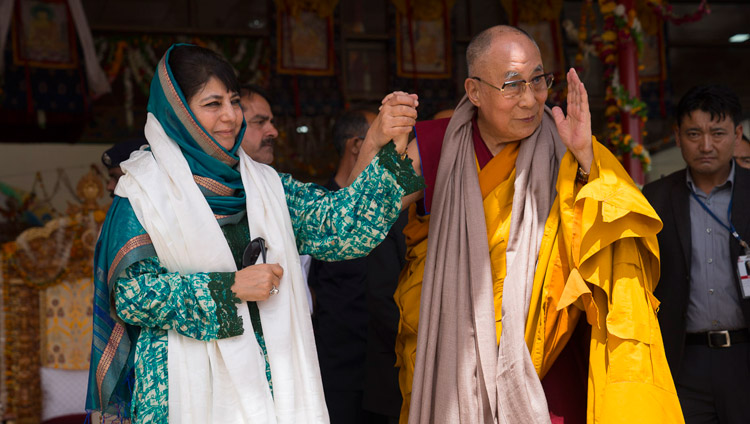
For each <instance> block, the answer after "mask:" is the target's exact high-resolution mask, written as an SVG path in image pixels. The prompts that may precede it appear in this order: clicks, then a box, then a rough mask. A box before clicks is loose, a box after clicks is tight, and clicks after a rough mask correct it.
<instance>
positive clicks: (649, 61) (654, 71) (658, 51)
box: [638, 26, 667, 82]
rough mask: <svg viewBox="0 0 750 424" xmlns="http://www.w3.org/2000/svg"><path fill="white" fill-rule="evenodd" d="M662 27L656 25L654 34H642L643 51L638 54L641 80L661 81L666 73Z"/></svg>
mask: <svg viewBox="0 0 750 424" xmlns="http://www.w3.org/2000/svg"><path fill="white" fill-rule="evenodd" d="M664 55H665V54H664V29H663V28H662V27H661V26H658V29H657V33H656V34H648V33H645V32H644V34H643V52H642V54H641V56H640V59H641V66H642V68H641V69H640V71H639V73H638V74H639V75H640V77H641V81H644V82H648V81H663V80H665V79H666V75H667V65H666V60H665V58H664Z"/></svg>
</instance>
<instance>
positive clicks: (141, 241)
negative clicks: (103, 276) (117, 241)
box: [107, 234, 151, 284]
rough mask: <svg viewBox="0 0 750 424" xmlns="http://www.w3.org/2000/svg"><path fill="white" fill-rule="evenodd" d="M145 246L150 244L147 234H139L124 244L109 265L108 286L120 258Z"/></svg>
mask: <svg viewBox="0 0 750 424" xmlns="http://www.w3.org/2000/svg"><path fill="white" fill-rule="evenodd" d="M147 244H151V237H149V235H148V234H141V235H139V236H135V237H133V238H132V239H130V240H128V241H127V243H125V245H124V246H122V248H121V249H120V251H119V252H117V255H115V258H114V259H113V260H112V263H111V264H110V265H109V272H108V273H107V284H109V281H110V280H111V279H112V273H113V272H115V269H116V268H117V265H119V264H120V261H121V260H122V258H124V257H125V255H127V254H128V253H130V252H131V251H133V250H134V249H136V248H138V247H141V246H145V245H147Z"/></svg>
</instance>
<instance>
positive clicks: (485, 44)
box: [466, 25, 539, 76]
mask: <svg viewBox="0 0 750 424" xmlns="http://www.w3.org/2000/svg"><path fill="white" fill-rule="evenodd" d="M507 35H515V36H517V35H522V36H524V37H526V38H527V39H529V41H531V43H533V44H534V47H536V49H537V50H539V46H538V45H537V44H536V41H534V39H533V38H532V37H531V35H529V33H528V32H526V31H524V30H522V29H521V28H517V27H514V26H510V25H497V26H494V27H490V28H487V29H486V30H484V31H482V32H480V33H479V34H477V36H476V37H474V38H473V39H472V40H471V42H470V43H469V46H468V47H467V48H466V65H467V66H468V68H469V76H476V72H477V69H478V68H479V67H480V66H481V65H482V63H483V62H484V59H485V56H486V54H487V53H489V51H490V47H492V43H493V42H494V41H495V40H497V39H499V38H502V37H504V36H507Z"/></svg>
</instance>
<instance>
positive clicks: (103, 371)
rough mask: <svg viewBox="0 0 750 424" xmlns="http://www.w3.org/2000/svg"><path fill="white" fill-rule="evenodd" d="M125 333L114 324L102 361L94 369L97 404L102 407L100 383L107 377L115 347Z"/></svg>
mask: <svg viewBox="0 0 750 424" xmlns="http://www.w3.org/2000/svg"><path fill="white" fill-rule="evenodd" d="M124 333H125V327H123V326H122V324H120V323H119V322H118V323H116V324H115V328H113V329H112V334H111V335H110V336H109V341H108V342H107V347H106V348H105V349H104V352H103V353H102V359H101V360H100V361H99V366H98V367H97V368H96V386H97V387H98V388H99V404H100V405H104V401H103V400H102V383H103V382H104V377H105V376H106V375H107V371H108V370H109V365H110V364H111V363H112V359H114V357H115V353H116V352H117V347H118V346H119V345H120V340H122V335H123V334H124Z"/></svg>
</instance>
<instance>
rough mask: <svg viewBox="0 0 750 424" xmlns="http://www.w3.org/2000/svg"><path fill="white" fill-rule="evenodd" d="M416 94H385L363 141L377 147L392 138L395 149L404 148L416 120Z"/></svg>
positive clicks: (400, 149) (401, 150)
mask: <svg viewBox="0 0 750 424" xmlns="http://www.w3.org/2000/svg"><path fill="white" fill-rule="evenodd" d="M418 105H419V100H418V97H417V95H416V94H409V93H405V92H403V91H394V92H393V93H390V94H388V95H387V96H385V98H384V99H383V101H382V102H381V105H380V111H379V113H378V116H377V117H376V118H375V120H374V121H373V122H372V125H370V129H369V130H368V131H367V137H365V142H370V143H373V144H374V146H376V147H377V148H378V149H379V148H381V147H383V146H384V145H386V144H387V143H388V142H389V141H391V140H394V142H395V143H396V151H397V152H399V153H401V152H403V151H404V150H405V149H406V144H407V142H408V137H409V133H411V129H412V127H413V126H414V124H415V123H416V122H417V106H418Z"/></svg>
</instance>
